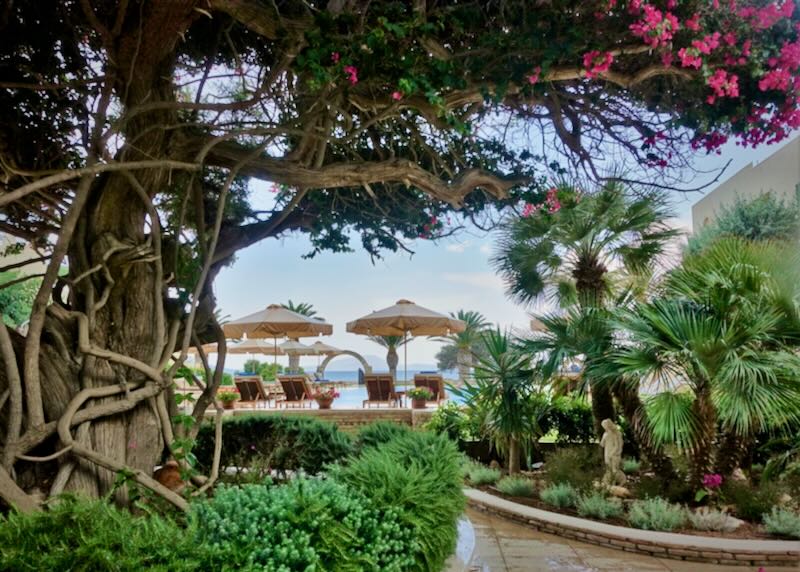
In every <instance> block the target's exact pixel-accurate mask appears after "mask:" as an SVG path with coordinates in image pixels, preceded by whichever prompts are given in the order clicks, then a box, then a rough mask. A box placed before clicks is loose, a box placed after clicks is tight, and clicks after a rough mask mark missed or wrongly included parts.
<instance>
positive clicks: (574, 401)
mask: <svg viewBox="0 0 800 572" xmlns="http://www.w3.org/2000/svg"><path fill="white" fill-rule="evenodd" d="M547 429H548V430H549V429H555V430H556V431H557V432H558V436H557V437H556V441H557V442H559V443H582V444H585V445H587V444H589V443H591V442H592V441H593V440H594V439H595V438H596V435H595V432H594V417H593V416H592V407H591V405H589V403H588V401H586V400H585V399H582V398H575V397H559V398H557V399H554V400H553V402H552V404H551V408H550V412H549V414H548V415H547Z"/></svg>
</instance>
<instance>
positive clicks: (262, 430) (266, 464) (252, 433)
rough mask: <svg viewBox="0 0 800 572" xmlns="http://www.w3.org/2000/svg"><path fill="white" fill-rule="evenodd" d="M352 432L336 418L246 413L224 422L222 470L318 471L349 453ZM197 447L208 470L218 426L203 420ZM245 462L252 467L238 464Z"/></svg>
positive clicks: (249, 476) (256, 474) (237, 475)
mask: <svg viewBox="0 0 800 572" xmlns="http://www.w3.org/2000/svg"><path fill="white" fill-rule="evenodd" d="M352 447H353V446H352V443H351V440H350V438H349V437H348V436H347V435H346V434H344V433H342V432H340V431H339V429H338V428H337V427H336V426H335V425H333V424H332V423H327V422H325V421H319V420H316V419H306V418H302V417H291V416H283V415H242V416H235V417H228V418H226V419H225V421H224V422H223V430H222V456H221V458H220V467H221V470H222V471H223V472H226V470H227V469H230V470H231V471H233V472H234V473H233V474H232V475H229V476H228V478H234V479H239V480H241V479H246V480H249V481H252V480H259V479H263V477H264V476H266V475H268V474H269V473H270V471H279V472H284V473H285V472H286V471H296V470H302V471H303V472H305V473H307V474H310V475H314V474H316V473H318V472H320V471H321V470H322V468H323V467H324V466H325V465H327V464H329V463H334V462H336V461H339V460H341V459H343V458H345V457H347V455H349V454H350V453H351V452H352V450H353V448H352ZM194 453H195V456H196V457H197V464H198V468H199V469H201V470H204V471H207V470H208V469H209V468H210V466H211V461H212V458H213V453H214V426H213V425H212V424H210V423H208V424H204V425H203V426H202V427H201V428H200V431H199V433H198V435H197V441H196V445H195V447H194ZM241 468H246V469H247V471H248V472H247V473H241V472H239V471H238V470H237V469H241Z"/></svg>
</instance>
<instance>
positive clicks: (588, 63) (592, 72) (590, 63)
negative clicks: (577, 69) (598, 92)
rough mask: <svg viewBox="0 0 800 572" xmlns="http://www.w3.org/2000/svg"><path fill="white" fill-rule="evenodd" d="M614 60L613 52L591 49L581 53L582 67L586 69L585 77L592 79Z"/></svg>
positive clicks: (607, 67)
mask: <svg viewBox="0 0 800 572" xmlns="http://www.w3.org/2000/svg"><path fill="white" fill-rule="evenodd" d="M613 61H614V54H612V53H611V52H599V51H597V50H592V51H591V52H587V53H585V54H583V67H584V68H585V69H586V77H588V78H589V79H593V78H595V77H597V76H598V75H599V74H601V73H603V72H607V71H608V70H609V68H611V64H612V62H613Z"/></svg>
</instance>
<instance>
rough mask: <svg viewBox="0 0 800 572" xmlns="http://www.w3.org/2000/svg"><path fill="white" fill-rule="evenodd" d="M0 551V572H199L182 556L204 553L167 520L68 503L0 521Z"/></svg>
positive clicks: (88, 503)
mask: <svg viewBox="0 0 800 572" xmlns="http://www.w3.org/2000/svg"><path fill="white" fill-rule="evenodd" d="M0 545H2V547H3V549H2V550H0V570H72V571H76V572H82V571H87V572H90V571H106V570H108V571H111V570H113V571H115V572H117V571H119V572H127V571H131V572H133V571H137V570H144V569H147V570H161V571H163V572H166V571H184V572H186V571H190V570H201V569H202V568H201V567H200V566H199V564H198V563H197V562H196V561H192V560H190V559H187V558H185V556H186V555H188V554H190V553H191V552H192V551H196V553H197V554H198V555H201V554H203V552H204V550H205V549H204V547H202V546H196V547H195V546H194V545H192V544H191V538H190V535H187V534H186V532H185V531H184V530H182V529H181V527H179V526H178V525H177V524H176V523H175V522H173V521H172V520H170V519H168V518H163V517H159V516H157V515H149V514H147V515H144V516H134V515H132V514H131V513H130V512H129V511H126V510H120V509H117V508H115V507H114V506H111V505H110V504H108V503H107V502H103V501H86V500H79V499H75V498H73V497H64V498H62V499H60V500H59V501H58V502H54V503H51V504H50V506H49V509H48V510H46V511H43V512H36V513H32V514H20V513H17V512H11V513H9V514H7V515H6V516H0Z"/></svg>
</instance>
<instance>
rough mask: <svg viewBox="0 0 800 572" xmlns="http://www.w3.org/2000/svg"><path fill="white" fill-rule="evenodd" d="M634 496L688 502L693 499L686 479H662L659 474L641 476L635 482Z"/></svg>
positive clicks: (692, 493)
mask: <svg viewBox="0 0 800 572" xmlns="http://www.w3.org/2000/svg"><path fill="white" fill-rule="evenodd" d="M634 496H635V497H637V498H643V499H646V498H652V497H662V498H665V499H667V500H668V501H669V502H674V503H688V502H691V501H693V500H694V491H692V487H691V486H690V485H689V483H687V482H686V479H685V478H683V477H681V476H679V477H678V478H675V479H664V478H662V477H660V476H655V477H642V478H641V479H640V480H639V482H638V483H637V484H636V487H635V489H634Z"/></svg>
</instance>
